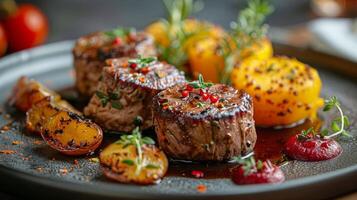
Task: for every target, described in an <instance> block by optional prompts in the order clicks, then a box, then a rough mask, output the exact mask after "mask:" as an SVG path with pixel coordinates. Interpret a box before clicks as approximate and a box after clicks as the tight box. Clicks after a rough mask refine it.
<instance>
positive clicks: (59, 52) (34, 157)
mask: <svg viewBox="0 0 357 200" xmlns="http://www.w3.org/2000/svg"><path fill="white" fill-rule="evenodd" d="M71 47H72V42H61V43H58V44H53V45H50V46H45V47H40V48H37V49H34V50H30V51H27V52H22V53H18V54H15V55H12V56H10V57H7V58H5V59H3V60H1V61H0V82H1V83H2V84H1V85H0V93H1V98H0V102H4V101H5V100H6V98H7V97H8V96H9V93H10V89H11V87H12V85H13V84H14V81H15V80H16V79H17V78H18V77H19V76H21V75H28V76H30V77H32V78H35V79H36V80H39V81H41V82H42V83H44V84H45V85H47V86H49V87H50V88H52V89H60V88H64V87H67V86H71V85H72V84H73V77H72V76H71V73H70V70H71V69H72V57H71V53H70V50H71ZM311 64H312V65H314V63H311ZM320 74H321V77H322V80H323V83H324V89H323V94H324V95H326V94H334V95H336V96H338V98H339V99H340V100H341V102H342V106H343V108H344V109H345V110H346V111H347V113H346V114H347V115H349V116H350V117H351V118H352V119H351V123H352V127H351V134H352V135H353V136H354V138H353V139H351V140H341V141H340V143H341V145H342V147H343V149H344V152H343V154H342V155H341V156H339V157H338V158H336V159H333V160H330V161H324V162H317V163H306V162H298V161H293V162H289V164H287V165H285V166H283V167H282V169H283V171H284V172H285V174H286V176H287V179H288V181H287V182H285V183H283V184H280V185H265V186H236V185H234V184H233V183H232V182H231V181H230V180H229V179H215V180H204V179H192V178H180V177H167V178H165V179H164V180H163V182H162V183H161V184H159V185H155V186H147V187H143V186H131V185H122V184H117V183H110V182H108V181H106V180H105V179H103V177H102V176H101V172H100V170H99V168H98V164H97V163H91V162H89V161H88V160H87V159H86V158H76V159H77V160H78V161H79V165H80V167H76V166H74V165H73V162H74V159H75V158H71V157H67V156H63V155H61V154H59V153H58V152H56V151H54V150H52V149H50V148H49V147H48V146H47V145H45V144H34V141H35V140H38V139H40V138H38V137H36V136H33V135H30V134H26V133H24V131H23V130H22V126H20V125H19V124H18V123H15V124H14V125H13V126H12V127H13V129H12V130H11V131H8V132H5V133H1V134H0V147H1V149H11V150H15V151H16V153H15V154H11V155H5V154H0V176H3V177H4V180H1V183H0V184H1V188H3V189H4V188H5V189H6V188H7V189H14V188H15V189H16V186H14V185H13V184H14V181H17V182H16V183H20V182H21V184H22V185H24V186H25V187H26V186H27V187H31V186H33V187H31V188H27V189H26V188H24V189H22V190H21V191H19V193H17V194H21V193H22V194H26V195H28V196H30V195H37V194H39V193H38V192H39V191H42V192H44V196H45V197H51V198H54V197H60V196H62V195H66V197H67V199H71V198H72V197H73V195H75V197H77V198H81V197H84V196H83V195H87V196H88V197H90V198H98V199H100V197H107V198H115V197H127V198H129V197H131V198H134V197H135V198H142V199H153V198H157V197H158V196H160V197H162V198H164V197H167V198H168V197H170V198H172V197H176V198H178V197H186V198H195V199H198V198H206V197H207V198H208V197H209V198H215V197H218V196H220V197H226V198H232V199H233V198H237V197H239V198H240V199H251V198H264V199H279V198H280V199H286V198H289V199H292V198H296V199H299V198H302V197H304V196H306V195H310V197H311V198H316V199H317V198H327V197H331V196H335V195H339V194H343V193H346V192H349V191H351V190H353V189H357V188H356V187H357V185H355V184H350V183H352V182H354V180H355V179H356V178H357V141H356V138H355V137H356V135H357V133H356V132H357V129H356V113H357V102H356V101H355V100H356V98H357V91H356V83H355V82H352V81H350V80H348V79H345V78H343V77H340V76H338V75H336V74H333V73H331V72H328V71H323V70H320ZM4 116H5V113H4V114H3V115H2V117H1V118H0V121H1V122H0V123H1V124H0V125H2V124H4V123H6V120H4ZM324 117H332V116H331V115H324ZM14 140H20V141H23V144H21V145H12V141H14ZM53 158H55V159H53ZM38 167H41V168H43V171H38V170H37V168H38ZM64 167H66V168H67V169H69V170H70V169H71V168H72V167H73V171H70V172H69V173H68V174H66V175H63V174H61V173H60V169H62V168H64ZM13 170H16V171H18V172H16V171H15V172H14V171H13ZM304 177H306V178H304ZM29 182H32V183H29ZM202 183H204V184H205V185H206V186H207V188H208V189H207V192H206V193H204V194H200V193H197V191H196V189H195V187H196V186H197V185H198V184H202ZM56 190H61V191H63V192H61V193H56V192H54V191H56ZM50 191H51V192H50ZM68 192H71V193H68Z"/></svg>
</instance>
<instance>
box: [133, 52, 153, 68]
mask: <svg viewBox="0 0 357 200" xmlns="http://www.w3.org/2000/svg"><path fill="white" fill-rule="evenodd" d="M156 61H157V58H156V57H145V58H144V57H142V56H141V55H139V56H138V58H135V59H130V60H128V63H129V64H131V63H135V64H136V67H135V68H136V69H141V68H143V67H146V66H148V65H150V64H152V63H154V62H156Z"/></svg>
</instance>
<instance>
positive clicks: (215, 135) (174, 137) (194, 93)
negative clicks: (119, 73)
mask: <svg viewBox="0 0 357 200" xmlns="http://www.w3.org/2000/svg"><path fill="white" fill-rule="evenodd" d="M153 116H154V126H155V130H156V134H157V139H158V143H159V145H160V147H161V148H162V150H163V151H164V152H165V153H166V155H168V156H169V157H172V158H175V159H182V160H197V161H221V160H228V159H230V158H232V157H233V156H239V155H241V154H242V153H247V152H249V151H251V150H253V147H254V145H255V142H256V139H257V135H256V132H255V126H254V120H253V105H252V99H251V97H250V96H249V95H248V94H247V93H245V92H243V91H239V90H236V89H234V88H232V87H230V86H227V85H223V84H216V85H213V84H211V83H210V84H208V83H204V82H201V83H200V82H191V83H188V84H179V85H176V86H174V87H171V88H169V89H166V90H164V91H162V92H160V93H159V94H158V95H157V96H156V97H155V98H154V102H153Z"/></svg>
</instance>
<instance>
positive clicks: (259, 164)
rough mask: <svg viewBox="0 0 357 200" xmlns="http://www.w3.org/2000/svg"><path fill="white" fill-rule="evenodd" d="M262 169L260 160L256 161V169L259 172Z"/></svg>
mask: <svg viewBox="0 0 357 200" xmlns="http://www.w3.org/2000/svg"><path fill="white" fill-rule="evenodd" d="M262 168H263V162H262V161H261V160H258V161H257V169H258V170H260V169H262Z"/></svg>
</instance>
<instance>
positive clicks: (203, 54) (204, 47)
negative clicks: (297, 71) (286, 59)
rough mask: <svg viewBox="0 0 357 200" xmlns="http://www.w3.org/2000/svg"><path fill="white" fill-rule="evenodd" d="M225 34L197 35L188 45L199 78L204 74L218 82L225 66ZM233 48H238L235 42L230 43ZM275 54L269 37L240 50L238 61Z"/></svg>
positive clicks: (263, 57)
mask: <svg viewBox="0 0 357 200" xmlns="http://www.w3.org/2000/svg"><path fill="white" fill-rule="evenodd" d="M224 36H225V34H221V35H216V36H212V35H206V36H204V35H203V36H200V35H198V36H196V37H194V38H193V39H191V41H190V43H189V44H188V45H187V52H188V61H189V64H190V67H191V71H192V74H193V75H194V76H195V77H196V78H197V76H198V74H202V75H203V76H204V77H205V79H206V80H208V81H212V82H215V83H218V82H219V81H220V76H221V74H220V73H221V72H222V71H223V69H224V66H225V60H224V57H223V55H222V51H224V48H225V47H223V43H224V42H223V40H224ZM229 45H230V46H231V47H230V48H232V49H233V50H234V49H235V48H236V47H235V46H234V45H233V42H231V43H230V44H229ZM272 55H273V48H272V44H271V42H270V40H269V39H267V38H264V39H262V40H260V41H257V42H255V43H254V44H252V45H251V46H249V47H248V48H246V49H243V50H242V51H240V53H239V55H237V56H238V59H237V60H238V61H241V60H243V59H247V58H251V57H253V58H255V59H266V58H269V57H271V56H272Z"/></svg>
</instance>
